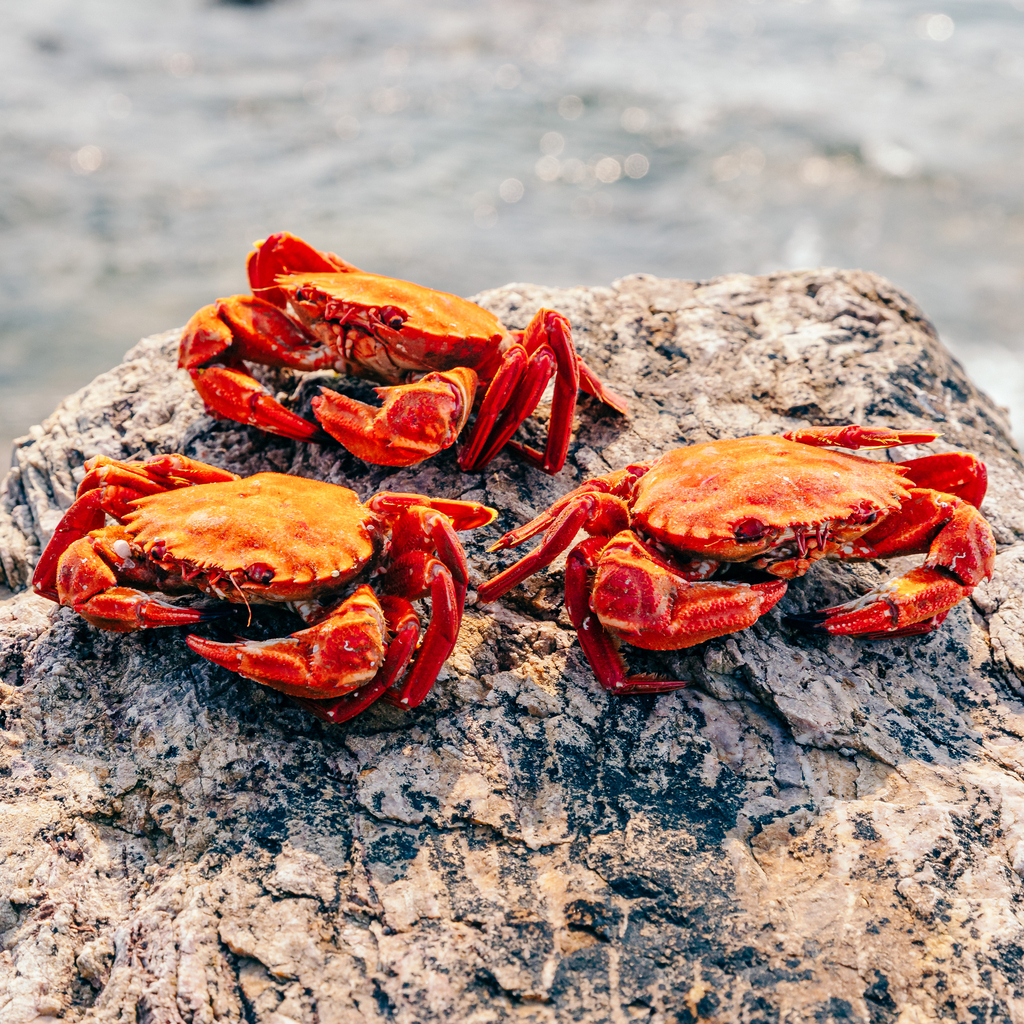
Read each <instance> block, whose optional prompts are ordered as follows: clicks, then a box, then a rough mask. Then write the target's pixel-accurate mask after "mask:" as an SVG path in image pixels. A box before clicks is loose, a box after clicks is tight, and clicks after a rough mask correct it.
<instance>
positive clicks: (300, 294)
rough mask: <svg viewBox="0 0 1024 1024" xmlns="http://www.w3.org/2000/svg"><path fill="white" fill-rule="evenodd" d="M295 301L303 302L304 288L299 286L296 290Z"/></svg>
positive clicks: (304, 297)
mask: <svg viewBox="0 0 1024 1024" xmlns="http://www.w3.org/2000/svg"><path fill="white" fill-rule="evenodd" d="M295 301H296V302H305V301H306V292H305V290H304V289H302V288H300V289H299V290H298V291H297V292H296V293H295Z"/></svg>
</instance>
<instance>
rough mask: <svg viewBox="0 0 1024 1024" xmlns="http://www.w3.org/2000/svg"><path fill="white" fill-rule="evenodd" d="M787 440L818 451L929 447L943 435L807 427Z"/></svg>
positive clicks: (914, 431)
mask: <svg viewBox="0 0 1024 1024" xmlns="http://www.w3.org/2000/svg"><path fill="white" fill-rule="evenodd" d="M782 436H783V437H784V438H786V440H787V441H799V442H800V443H801V444H810V445H814V446H815V447H816V448H852V449H860V448H892V447H894V446H896V445H901V444H928V443H929V442H930V441H934V440H935V439H936V438H937V437H941V436H942V435H941V434H940V433H938V432H937V431H933V430H886V429H885V428H883V427H861V426H858V425H857V424H855V423H854V424H850V425H849V426H845V427H803V428H801V429H800V430H790V431H789V432H788V433H786V434H783V435H782Z"/></svg>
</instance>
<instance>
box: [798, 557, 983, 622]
mask: <svg viewBox="0 0 1024 1024" xmlns="http://www.w3.org/2000/svg"><path fill="white" fill-rule="evenodd" d="M973 589H974V587H973V586H964V584H962V583H959V582H958V581H957V580H956V579H954V578H953V577H952V576H951V575H949V573H947V572H943V571H942V570H941V569H928V568H925V567H922V568H920V569H911V570H910V572H908V573H906V574H905V575H903V576H900V577H898V578H897V579H895V580H891V581H890V582H888V583H884V584H882V585H881V586H879V587H875V588H874V590H870V591H868V593H866V594H864V595H863V596H862V597H859V598H856V599H855V600H853V601H847V602H846V604H839V605H835V606H834V607H832V608H824V609H822V610H821V611H815V612H807V613H805V614H802V615H787V616H786V621H787V622H789V623H791V624H793V625H795V626H798V627H799V628H800V629H802V630H804V631H805V632H808V633H829V634H831V635H832V636H849V635H856V636H862V637H864V638H865V639H869V640H870V639H879V638H883V637H895V636H913V635H915V634H918V633H927V632H930V631H931V630H933V629H935V628H936V627H937V626H939V625H940V624H941V623H942V621H943V620H944V619H945V618H946V616H947V615H948V614H949V610H950V608H952V607H953V605H955V604H956V603H957V602H958V601H961V600H962V599H963V598H965V597H966V596H967V595H968V594H970V592H971V591H972V590H973Z"/></svg>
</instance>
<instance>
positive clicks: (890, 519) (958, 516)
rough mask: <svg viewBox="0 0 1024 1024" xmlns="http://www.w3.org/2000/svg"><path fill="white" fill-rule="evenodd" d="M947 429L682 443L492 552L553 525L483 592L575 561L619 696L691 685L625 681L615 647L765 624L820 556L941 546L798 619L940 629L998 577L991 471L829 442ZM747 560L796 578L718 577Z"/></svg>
mask: <svg viewBox="0 0 1024 1024" xmlns="http://www.w3.org/2000/svg"><path fill="white" fill-rule="evenodd" d="M938 436H939V435H938V434H935V433H924V432H910V431H891V430H879V429H871V428H866V427H859V426H847V427H835V428H818V427H812V428H809V429H805V430H795V431H792V432H790V433H788V434H784V435H783V436H782V437H741V438H739V439H737V440H726V441H711V442H708V443H706V444H697V445H693V446H692V447H690V448H678V449H676V450H675V451H670V452H668V453H666V454H665V455H663V456H662V457H661V458H660V459H657V460H655V461H654V462H649V463H643V464H641V465H635V466H628V467H627V468H626V469H624V470H620V471H619V472H617V473H609V474H608V475H607V476H602V477H597V478H595V479H592V480H588V481H586V483H584V484H583V485H582V486H581V487H578V488H576V490H574V491H572V492H571V493H569V494H567V495H566V496H565V497H564V498H562V499H560V500H559V501H557V502H555V504H554V505H553V506H552V507H551V508H550V509H548V510H547V511H546V512H544V513H542V514H541V515H539V516H537V518H536V519H534V520H532V521H531V522H529V523H527V524H526V525H525V526H521V527H519V529H517V530H512V531H511V532H510V533H507V534H505V536H504V537H502V538H501V540H499V541H498V543H497V544H495V545H494V547H492V548H491V550H492V551H500V550H503V549H504V548H509V547H515V546H516V545H517V544H521V543H522V542H523V541H525V540H526V539H527V538H529V537H532V536H534V535H535V534H537V533H540V532H541V531H542V530H544V531H545V533H544V538H543V540H542V541H541V543H540V545H539V546H538V547H537V548H535V549H534V550H533V551H531V552H530V553H529V554H528V555H526V556H525V557H523V558H521V559H520V560H519V561H518V562H516V563H515V564H514V565H512V566H511V567H510V568H508V569H506V570H505V571H504V572H502V573H500V574H499V575H498V576H496V577H495V578H494V579H492V580H490V581H488V582H487V583H485V584H484V585H483V586H482V587H480V588H479V591H478V593H479V598H480V600H481V601H493V600H495V598H498V597H500V596H501V595H502V594H504V593H505V592H506V591H507V590H509V589H510V588H511V587H513V586H515V584H517V583H518V582H520V581H521V580H523V579H525V578H526V577H528V576H530V575H531V574H532V573H534V572H536V571H537V570H538V569H540V568H542V567H543V566H545V565H548V564H550V563H551V562H552V561H553V560H554V559H555V558H556V557H557V556H558V555H559V554H560V553H561V552H562V551H564V550H565V549H566V548H567V547H568V546H569V545H570V544H571V543H572V541H573V538H574V537H575V536H576V534H577V532H578V531H579V530H580V529H583V530H585V531H586V532H587V533H589V534H590V535H591V536H590V537H589V538H588V539H586V540H584V541H582V542H581V543H580V544H578V545H577V546H576V547H575V548H573V550H572V551H571V552H570V554H569V558H568V563H567V565H566V570H565V604H566V608H567V609H568V611H569V615H570V617H571V619H572V622H573V625H574V626H575V627H576V630H577V632H578V633H579V637H580V643H581V644H582V646H583V650H584V651H585V653H586V655H587V658H588V659H589V661H590V664H591V666H592V667H593V669H594V672H595V673H596V674H597V678H598V679H599V680H600V682H601V684H602V685H603V686H605V687H606V688H607V689H609V690H614V691H618V692H620V693H629V692H638V691H639V692H644V691H646V692H658V691H663V690H671V689H674V688H677V687H679V686H683V685H685V684H683V683H681V682H666V681H660V680H654V679H650V678H646V677H641V676H633V677H630V676H627V674H626V667H625V664H624V662H623V660H622V657H621V655H620V654H619V651H618V644H617V643H616V638H618V639H620V640H625V641H626V642H627V643H630V644H633V645H635V646H637V647H643V648H646V649H648V650H679V649H680V648H684V647H691V646H693V645H694V644H698V643H701V642H702V641H704V640H709V639H711V638H712V637H716V636H723V635H725V634H726V633H732V632H734V631H736V630H739V629H745V628H746V627H747V626H750V625H753V623H754V622H755V621H756V620H757V619H758V617H759V616H761V615H763V614H764V613H765V612H767V611H768V610H769V609H770V608H771V607H772V606H773V605H774V604H775V603H776V602H777V601H778V600H779V599H780V598H781V597H782V595H783V594H784V593H785V592H786V582H785V580H787V579H791V578H793V577H795V576H802V575H803V574H804V573H805V572H807V570H808V569H809V568H810V566H811V565H812V564H813V563H814V562H816V561H818V560H819V559H821V558H830V559H842V560H851V561H865V560H868V559H878V558H891V557H895V556H897V555H913V554H920V553H923V552H927V553H928V557H927V558H926V559H925V562H924V565H923V566H922V567H921V568H918V569H911V570H910V571H909V572H906V573H904V574H903V575H902V576H899V577H897V578H896V579H894V580H891V581H890V582H888V583H885V584H882V585H881V586H878V587H876V588H875V589H874V590H872V591H870V592H869V593H867V594H865V595H863V596H862V597H859V598H857V599H856V600H853V601H850V602H848V603H847V604H843V605H838V606H836V607H834V608H826V609H825V610H823V611H819V612H812V613H810V614H808V615H795V616H791V619H792V620H794V621H795V622H796V623H797V624H798V625H800V626H801V627H802V628H804V629H810V630H816V631H822V632H826V633H832V634H842V633H847V634H857V635H860V636H864V637H870V638H879V637H894V636H910V635H913V634H915V633H927V632H929V631H930V630H933V629H935V628H936V627H937V626H938V625H939V624H940V623H941V622H942V621H943V619H945V617H946V615H947V614H948V612H949V610H950V608H952V607H953V606H954V605H955V604H956V603H957V602H958V601H960V600H961V599H962V598H964V597H966V596H967V595H968V594H970V593H971V591H972V590H973V589H974V588H975V587H976V586H977V585H978V583H980V582H981V581H982V580H983V579H985V578H986V577H987V576H990V575H991V573H992V564H993V558H994V556H995V541H994V539H993V537H992V530H991V529H990V527H989V525H988V523H987V522H986V521H985V519H984V518H983V517H982V515H981V513H980V512H979V511H978V505H980V504H981V500H982V498H983V497H984V496H985V486H986V473H985V466H984V463H982V462H980V461H979V460H978V459H977V458H976V457H975V456H973V455H968V454H966V453H963V452H950V453H947V454H941V455H930V456H927V457H925V458H921V459H913V460H911V461H909V462H903V463H896V464H894V463H889V462H877V461H873V460H871V459H865V458H861V457H859V456H857V455H848V454H845V453H840V452H831V451H823V450H821V449H823V448H829V447H837V448H884V447H889V446H892V445H900V444H921V443H925V442H928V441H933V440H934V439H935V438H936V437H938ZM729 562H743V563H747V564H749V565H750V566H752V567H753V568H755V569H758V570H762V571H764V572H766V573H768V574H770V575H773V576H779V577H782V579H779V580H769V581H767V582H763V583H749V582H743V581H739V580H721V579H719V580H714V579H712V577H713V576H714V575H715V573H716V572H717V571H718V570H719V568H720V566H722V565H723V564H724V563H729Z"/></svg>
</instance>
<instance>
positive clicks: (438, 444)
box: [313, 367, 477, 466]
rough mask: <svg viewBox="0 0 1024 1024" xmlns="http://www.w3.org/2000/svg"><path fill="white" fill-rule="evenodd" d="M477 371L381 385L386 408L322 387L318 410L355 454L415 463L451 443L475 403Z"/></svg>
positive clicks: (383, 461)
mask: <svg viewBox="0 0 1024 1024" xmlns="http://www.w3.org/2000/svg"><path fill="white" fill-rule="evenodd" d="M476 387H477V376H476V373H475V371H473V370H470V369H467V368H465V367H456V368H455V369H454V370H447V371H444V372H441V371H435V372H433V373H428V374H426V375H424V376H423V377H421V378H420V379H419V380H418V381H416V382H415V383H414V384H397V385H394V386H392V387H383V388H377V389H376V390H377V394H378V395H380V396H381V398H382V399H383V400H384V402H383V405H381V407H380V408H375V407H374V406H372V405H366V404H365V403H363V402H357V401H356V400H355V399H354V398H349V397H347V396H346V395H341V394H338V392H336V391H331V390H329V389H328V388H321V389H320V395H319V396H318V397H317V398H314V399H313V414H314V415H315V416H316V418H317V419H318V420H319V421H320V423H321V425H322V426H323V428H324V430H326V431H327V433H328V434H330V435H331V436H332V437H333V438H334V439H335V440H337V441H339V442H340V443H341V444H342V445H344V447H345V448H347V449H348V450H349V451H350V452H352V454H353V455H355V456H357V457H358V458H360V459H362V460H363V461H364V462H372V463H374V465H378V466H412V465H415V464H416V463H417V462H422V461H423V460H424V459H427V458H429V457H430V456H431V455H435V454H437V452H439V451H443V450H444V449H445V448H450V447H451V446H452V445H453V444H454V443H455V441H456V440H457V439H458V436H459V433H460V432H461V431H462V428H463V427H464V426H465V425H466V420H467V419H468V418H469V413H470V411H471V410H472V408H473V398H474V396H475V395H476Z"/></svg>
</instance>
